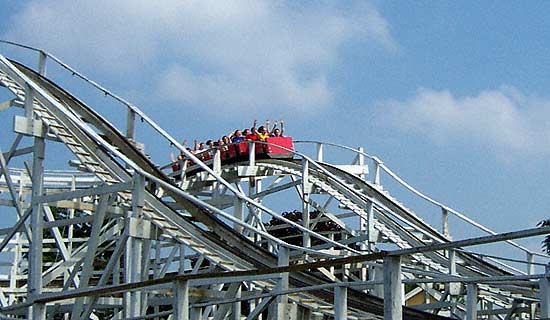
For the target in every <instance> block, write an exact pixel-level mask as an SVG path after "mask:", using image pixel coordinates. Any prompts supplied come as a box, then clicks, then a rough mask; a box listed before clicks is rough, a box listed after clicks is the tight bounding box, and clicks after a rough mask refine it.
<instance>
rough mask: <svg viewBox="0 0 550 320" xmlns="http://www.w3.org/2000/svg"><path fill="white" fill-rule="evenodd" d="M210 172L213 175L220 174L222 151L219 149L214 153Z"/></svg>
mask: <svg viewBox="0 0 550 320" xmlns="http://www.w3.org/2000/svg"><path fill="white" fill-rule="evenodd" d="M212 170H214V172H215V173H220V172H222V151H221V150H220V149H216V151H214V165H213V167H212Z"/></svg>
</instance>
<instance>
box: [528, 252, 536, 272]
mask: <svg viewBox="0 0 550 320" xmlns="http://www.w3.org/2000/svg"><path fill="white" fill-rule="evenodd" d="M534 262H535V256H534V255H533V254H532V253H530V252H527V274H528V275H531V274H534V273H535V265H534Z"/></svg>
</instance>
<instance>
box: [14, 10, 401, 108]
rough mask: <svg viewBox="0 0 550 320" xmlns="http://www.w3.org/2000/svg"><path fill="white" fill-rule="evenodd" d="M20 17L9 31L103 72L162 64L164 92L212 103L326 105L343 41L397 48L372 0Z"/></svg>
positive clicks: (168, 97) (193, 103)
mask: <svg viewBox="0 0 550 320" xmlns="http://www.w3.org/2000/svg"><path fill="white" fill-rule="evenodd" d="M13 19H14V20H13V21H14V23H13V24H12V29H11V30H9V31H8V32H7V33H6V34H5V35H4V36H6V37H8V38H10V39H15V40H18V41H24V42H30V43H31V44H34V45H38V46H41V47H44V48H46V49H48V50H50V51H52V52H55V53H58V55H59V56H62V57H68V59H69V61H72V62H73V63H77V64H79V65H93V66H94V67H95V68H98V69H99V70H101V71H102V72H110V73H115V74H120V73H126V72H130V71H133V70H138V69H139V68H141V67H142V66H144V65H146V64H149V65H154V66H155V67H156V68H157V71H158V72H157V73H156V77H157V78H156V79H155V82H156V83H157V87H156V88H155V89H154V90H155V92H156V94H157V95H158V97H159V98H161V99H164V100H165V101H166V102H169V103H171V104H176V105H178V104H182V105H186V106H188V107H195V108H201V110H204V111H209V112H216V110H217V109H220V108H224V109H226V110H227V109H228V108H229V109H233V110H236V111H242V110H250V109H252V110H253V109H257V110H262V109H263V108H266V107H274V106H277V107H278V108H281V109H283V110H298V111H302V112H312V111H318V110H319V109H323V108H327V107H329V106H331V105H332V104H333V97H334V94H335V93H334V92H333V90H332V89H331V85H330V79H329V73H330V70H331V68H332V67H334V65H335V64H337V63H338V61H339V55H340V54H341V50H342V47H343V45H344V44H346V43H349V42H354V43H363V44H364V45H374V46H379V47H382V48H386V49H388V50H392V49H393V48H395V43H394V40H393V39H392V37H391V35H390V33H389V31H388V25H387V22H386V20H385V19H384V18H383V17H382V16H381V14H380V13H379V12H378V11H377V10H376V8H375V7H373V6H372V5H370V4H369V3H365V2H352V3H349V4H348V5H346V8H343V7H339V6H338V3H337V2H331V1H324V2H315V3H309V4H303V3H300V4H298V3H294V2H292V1H288V2H286V1H275V2H274V1H261V0H260V1H258V0H254V1H251V0H235V1H230V2H226V1H214V0H211V1H208V0H204V1H179V0H164V1H159V2H151V1H133V0H119V1H107V0H99V1H93V2H89V1H70V0H61V1H60V0H41V1H38V0H34V1H29V2H28V4H27V5H26V6H25V8H24V10H22V11H21V12H19V13H17V14H16V15H15V16H14V17H13ZM132 73H133V74H134V75H136V74H139V72H135V71H134V72H132Z"/></svg>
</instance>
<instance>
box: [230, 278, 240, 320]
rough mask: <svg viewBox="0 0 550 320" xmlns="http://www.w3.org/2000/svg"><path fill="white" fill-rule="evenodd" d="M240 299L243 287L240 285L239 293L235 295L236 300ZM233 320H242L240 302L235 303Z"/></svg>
mask: <svg viewBox="0 0 550 320" xmlns="http://www.w3.org/2000/svg"><path fill="white" fill-rule="evenodd" d="M240 297H241V285H240V284H239V287H238V288H237V292H236V293H235V298H237V299H238V298H240ZM232 319H233V320H241V302H240V301H237V302H235V303H233V313H232Z"/></svg>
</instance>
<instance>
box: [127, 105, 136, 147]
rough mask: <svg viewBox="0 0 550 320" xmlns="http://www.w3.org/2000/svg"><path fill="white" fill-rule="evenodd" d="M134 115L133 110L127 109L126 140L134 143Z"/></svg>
mask: <svg viewBox="0 0 550 320" xmlns="http://www.w3.org/2000/svg"><path fill="white" fill-rule="evenodd" d="M135 124H136V113H135V112H134V110H132V109H130V108H128V114H127V116H126V138H128V140H130V141H135V139H136V129H135Z"/></svg>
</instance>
